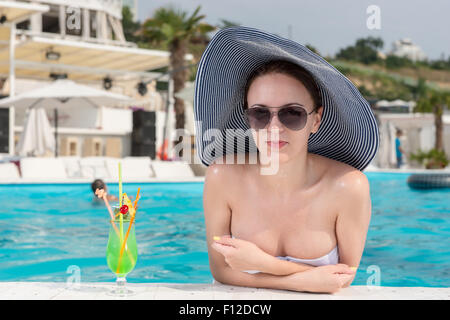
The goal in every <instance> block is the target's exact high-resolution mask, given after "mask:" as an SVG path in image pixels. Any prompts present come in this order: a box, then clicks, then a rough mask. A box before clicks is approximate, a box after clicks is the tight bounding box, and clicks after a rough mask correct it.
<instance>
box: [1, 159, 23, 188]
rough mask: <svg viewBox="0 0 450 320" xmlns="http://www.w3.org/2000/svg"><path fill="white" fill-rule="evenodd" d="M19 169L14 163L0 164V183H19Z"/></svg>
mask: <svg viewBox="0 0 450 320" xmlns="http://www.w3.org/2000/svg"><path fill="white" fill-rule="evenodd" d="M19 179H20V175H19V169H18V168H17V166H16V165H15V164H14V163H0V183H8V182H16V181H19Z"/></svg>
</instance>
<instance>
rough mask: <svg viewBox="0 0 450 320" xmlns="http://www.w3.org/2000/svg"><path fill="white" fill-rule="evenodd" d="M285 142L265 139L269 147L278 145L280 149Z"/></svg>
mask: <svg viewBox="0 0 450 320" xmlns="http://www.w3.org/2000/svg"><path fill="white" fill-rule="evenodd" d="M286 144H287V142H286V141H267V145H268V146H269V147H271V148H275V147H277V146H278V149H281V148H282V147H284V146H285V145H286Z"/></svg>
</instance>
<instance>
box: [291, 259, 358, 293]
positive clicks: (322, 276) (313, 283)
mask: <svg viewBox="0 0 450 320" xmlns="http://www.w3.org/2000/svg"><path fill="white" fill-rule="evenodd" d="M355 272H356V271H355V269H354V268H350V267H349V266H347V265H346V264H336V265H327V266H320V267H315V268H312V269H309V270H306V271H303V272H298V273H294V274H291V275H289V276H287V282H288V283H289V284H290V287H289V289H290V290H294V291H307V292H317V293H335V292H337V291H339V289H341V288H342V287H343V286H344V284H345V283H346V282H347V281H349V280H350V279H351V278H352V277H353V276H354V274H355Z"/></svg>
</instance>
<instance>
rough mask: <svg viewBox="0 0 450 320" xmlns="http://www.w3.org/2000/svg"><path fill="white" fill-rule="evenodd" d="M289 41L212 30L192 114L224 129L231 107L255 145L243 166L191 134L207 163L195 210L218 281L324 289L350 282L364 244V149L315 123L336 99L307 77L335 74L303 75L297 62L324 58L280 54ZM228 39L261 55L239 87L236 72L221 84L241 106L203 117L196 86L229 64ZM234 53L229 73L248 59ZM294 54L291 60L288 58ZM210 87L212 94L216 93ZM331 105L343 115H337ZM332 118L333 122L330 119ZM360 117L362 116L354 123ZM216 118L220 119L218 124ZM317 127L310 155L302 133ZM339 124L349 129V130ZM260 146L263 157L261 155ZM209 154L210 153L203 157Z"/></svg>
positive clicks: (249, 31) (240, 30) (241, 30)
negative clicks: (200, 204)
mask: <svg viewBox="0 0 450 320" xmlns="http://www.w3.org/2000/svg"><path fill="white" fill-rule="evenodd" d="M240 37H241V38H240ZM252 37H253V38H252ZM243 40H245V42H244V41H243ZM221 41H223V44H226V46H228V50H226V49H223V48H226V46H225V47H224V46H223V44H221ZM293 44H294V45H295V46H297V47H299V46H301V45H299V44H296V43H293V42H292V41H289V40H286V39H283V38H280V37H276V36H274V35H270V34H268V33H264V32H262V31H260V30H257V29H253V28H247V27H234V28H228V29H224V30H222V31H220V32H219V33H218V34H216V36H215V37H214V38H213V39H212V40H211V42H210V44H209V48H207V49H206V50H205V54H204V55H203V56H202V60H201V62H200V65H199V70H201V71H199V73H198V74H197V79H196V86H197V89H196V108H195V112H196V115H197V120H203V122H205V120H208V119H220V120H221V121H219V122H218V123H217V122H216V123H212V124H211V121H210V122H209V123H208V122H206V125H205V123H202V125H205V127H206V129H208V128H214V127H215V128H218V129H219V130H222V131H223V130H224V129H227V128H231V129H232V128H233V125H232V124H233V123H236V122H238V121H236V119H239V117H236V118H235V119H234V120H235V121H232V117H231V118H229V119H224V118H223V117H226V115H227V114H230V113H231V114H234V115H241V117H242V120H244V121H243V122H244V123H245V124H246V125H247V127H250V129H251V133H252V137H253V140H254V142H255V144H256V147H257V149H258V151H259V153H258V157H257V161H256V163H254V162H253V163H251V162H250V161H249V155H253V154H252V153H246V155H247V157H246V161H245V163H237V161H233V162H232V163H229V162H228V161H227V158H226V157H225V155H226V154H227V153H226V152H225V153H223V154H222V155H221V154H220V152H219V156H217V152H213V153H214V155H212V156H211V155H210V154H205V153H206V152H205V151H210V150H211V148H208V146H207V145H205V144H204V141H202V140H201V141H200V150H199V151H200V157H201V158H202V160H203V163H204V164H206V165H209V167H208V169H207V173H206V177H205V185H204V214H205V225H206V238H207V242H208V252H209V261H210V268H211V273H212V275H213V277H214V279H215V280H217V281H219V282H221V283H225V284H231V285H239V286H250V287H261V288H275V289H286V290H294V291H309V292H330V293H331V292H336V291H337V290H339V289H340V288H342V287H346V286H349V285H350V284H351V282H352V281H353V278H354V276H355V270H356V268H357V267H358V265H359V262H360V259H361V256H362V253H363V250H364V243H365V239H366V233H367V229H368V226H369V221H370V215H371V202H370V194H369V184H368V181H367V179H366V177H365V175H364V174H363V173H362V172H361V171H360V170H358V167H361V166H366V165H367V164H368V162H367V160H368V157H367V152H368V149H367V148H366V149H365V152H362V151H361V150H363V149H361V148H358V149H357V150H358V151H355V150H356V149H355V150H353V148H351V147H349V145H351V144H352V143H353V142H351V140H350V139H347V138H346V137H348V136H346V135H342V134H339V132H338V131H336V130H331V129H333V126H332V125H328V126H329V127H328V128H324V129H322V127H321V124H322V118H323V115H324V110H330V111H329V112H332V111H333V108H336V105H339V104H341V105H343V103H342V101H340V100H339V99H335V100H334V101H332V100H331V98H330V96H331V95H327V94H326V93H325V91H324V90H323V88H324V86H326V84H325V83H322V84H321V85H319V83H318V81H316V80H315V79H318V80H322V79H323V78H322V76H324V75H325V77H324V78H325V79H327V78H329V77H328V76H329V75H330V74H331V75H336V74H335V73H338V72H337V71H336V70H331V69H330V70H326V71H323V68H322V69H317V70H319V71H316V72H315V70H316V69H312V72H311V70H309V71H308V70H306V68H304V67H303V66H302V63H304V62H305V61H307V59H308V58H309V59H311V60H310V61H313V62H314V63H316V65H317V66H326V65H327V63H326V62H325V61H324V60H321V61H319V62H317V56H316V55H314V54H313V53H311V52H306V53H303V52H302V53H299V52H298V51H296V50H292V51H291V52H289V50H290V49H292V48H293V47H292V45H293ZM233 45H237V46H240V48H241V49H242V50H243V52H247V53H248V52H253V53H255V55H258V52H259V55H260V57H262V58H264V59H262V60H264V61H265V62H264V63H258V67H257V68H249V69H248V70H250V71H248V72H247V73H246V74H245V76H244V79H245V83H244V85H242V84H239V81H238V80H237V79H238V75H237V76H236V78H235V81H236V85H235V86H234V87H233V86H231V88H230V87H227V88H228V90H229V91H230V92H232V91H234V92H238V94H236V96H235V97H241V98H243V102H242V104H240V103H239V102H238V103H237V104H234V103H231V104H229V105H226V103H225V107H223V105H222V104H220V102H217V103H219V105H218V106H217V110H227V108H228V109H230V110H231V111H228V112H226V111H221V112H222V116H223V117H221V115H220V112H218V113H219V115H217V114H215V115H216V117H211V116H210V115H211V112H213V111H211V110H209V113H210V115H209V116H203V115H207V114H208V112H203V111H204V110H205V109H204V108H205V107H203V106H202V101H205V97H202V93H201V92H202V91H201V89H200V88H202V87H206V88H207V89H206V92H207V91H208V90H209V88H208V87H207V86H208V85H209V86H211V83H214V82H213V81H211V78H210V77H208V75H210V74H214V73H217V69H218V67H217V66H218V65H219V64H220V63H221V61H230V59H229V57H225V56H224V55H223V53H227V52H228V53H230V52H236V50H235V51H232V50H231V48H234V47H233ZM270 47H272V48H273V47H277V48H279V49H283V50H285V51H282V50H280V51H275V50H272V51H270V52H269V53H267V52H266V51H265V49H266V48H270ZM215 48H221V49H219V51H220V50H221V51H220V52H221V53H222V54H221V55H217V57H218V58H217V59H216V60H214V59H211V55H213V53H214V49H215ZM297 49H298V48H297ZM219 51H218V52H219ZM280 52H281V53H280ZM234 57H235V61H232V62H231V63H232V64H230V66H226V65H225V64H224V63H222V64H223V65H222V67H223V68H224V69H226V70H227V71H229V72H230V73H229V74H234V73H233V69H232V67H231V65H237V67H236V69H235V70H242V67H243V66H245V65H248V64H249V63H250V64H251V62H250V61H257V59H255V57H253V58H254V59H252V60H248V61H247V62H245V61H242V60H240V59H243V58H242V57H243V55H242V54H238V53H236V54H235V55H234ZM293 57H294V58H299V59H298V60H295V59H294V60H292V59H289V58H293ZM313 59H315V60H313ZM213 60H214V61H213ZM231 60H232V59H231ZM243 60H245V59H243ZM288 60H291V61H288ZM239 61H240V62H239ZM293 61H295V62H293ZM307 62H308V61H307ZM208 65H210V66H211V65H214V66H215V68H216V69H215V70H216V71H211V72H210V74H208V72H209V71H208V69H207V68H206V66H208ZM307 65H308V64H307V63H306V64H305V66H307ZM236 72H238V71H236ZM313 72H315V73H313ZM321 72H323V74H321ZM241 76H242V74H241ZM232 78H233V77H232V76H230V77H229V78H228V79H225V80H228V81H224V82H226V83H233V82H232V81H231V80H232ZM338 81H345V80H339V79H338ZM335 83H337V82H336V80H335ZM335 83H334V84H335ZM346 85H348V83H346ZM343 88H344V87H343ZM350 89H353V88H350ZM346 90H347V91H346ZM210 92H213V89H210ZM214 92H215V94H216V95H220V92H218V91H214ZM335 92H340V93H341V94H342V95H344V96H345V95H346V96H345V100H344V101H347V102H348V103H349V104H350V105H351V104H352V101H351V99H352V98H353V97H352V96H351V94H352V93H351V90H350V93H349V91H348V88H347V89H345V88H344V89H342V88H339V89H338V90H336V91H335ZM239 93H241V94H239ZM226 94H227V92H224V93H223V94H222V96H224V97H225V98H228V99H225V100H226V101H233V99H229V97H226ZM336 97H338V96H336ZM356 97H357V98H359V97H360V96H359V97H358V95H356ZM219 101H220V100H219ZM355 101H356V102H355ZM353 103H356V104H359V106H358V107H359V108H367V104H364V102H362V103H361V102H360V101H358V100H354V101H353ZM213 105H214V106H216V104H213ZM221 107H223V108H221ZM336 110H338V109H336ZM336 112H337V113H336V115H340V116H341V119H344V115H345V113H343V112H342V111H341V113H339V111H336ZM213 114H214V113H213ZM330 114H331V113H330ZM355 116H358V112H355V114H354V115H353V117H355ZM230 119H231V120H230ZM335 119H336V122H337V121H339V116H338V117H336V118H335ZM367 119H370V115H369V116H366V118H365V119H364V117H362V118H360V119H358V120H360V121H364V120H367ZM371 120H373V119H371ZM347 121H348V122H347V123H346V122H345V120H341V123H339V125H341V126H340V127H339V128H341V130H344V129H347V128H345V126H342V124H349V126H351V125H353V128H356V127H359V128H364V127H362V126H361V125H360V124H357V123H355V121H352V120H351V119H348V120H347ZM328 123H330V122H328ZM220 124H225V126H222V127H220ZM227 124H228V127H227ZM374 126H375V127H374ZM371 127H372V128H371V129H377V128H376V122H374V121H373V122H371ZM319 129H320V130H319ZM366 129H367V128H366ZM203 130H205V128H204V129H203ZM363 130H365V129H363ZM321 131H322V132H327V133H326V134H325V136H323V133H322V136H321V137H322V140H321V139H320V137H318V138H317V139H316V140H317V141H318V142H316V143H317V145H318V146H319V148H318V150H317V152H316V153H312V152H310V151H309V149H310V148H314V145H312V144H311V136H312V135H315V134H316V133H319V132H321ZM348 131H349V132H352V129H349V130H348ZM373 131H374V130H373ZM201 133H202V136H201V137H200V138H201V139H205V140H208V141H209V139H207V138H208V137H209V136H208V135H205V132H201ZM361 133H363V131H361ZM197 134H199V133H197ZM350 136H352V135H350ZM205 137H206V138H205ZM324 137H325V138H328V140H329V141H326V140H327V139H323V138H324ZM363 137H364V136H363ZM333 139H337V140H336V141H335V142H336V143H331V144H330V141H332V140H333ZM320 141H325V142H322V143H320ZM368 141H369V140H365V142H363V143H365V144H366V146H367V145H368V143H372V144H373V145H372V146H373V147H372V149H375V152H376V149H377V147H378V140H377V139H376V138H375V139H374V141H375V143H373V141H372V142H368ZM222 142H223V141H219V142H218V143H219V144H222ZM339 142H340V143H341V149H339ZM360 142H361V141H360ZM360 142H357V143H356V144H354V146H355V145H359V144H358V143H360ZM327 143H328V144H327ZM219 144H216V145H215V147H217V146H218V145H219ZM244 149H245V150H247V148H244ZM214 150H215V151H217V150H218V149H217V148H215V149H214ZM239 150H242V146H239V145H238V146H235V148H234V150H233V151H237V152H236V153H239ZM264 150H267V154H266V153H265V152H262V151H264ZM330 150H331V151H334V155H335V158H337V159H344V160H345V161H348V162H351V160H349V159H353V160H355V159H359V160H361V161H360V162H359V163H357V162H358V161H353V162H351V163H355V164H356V167H353V166H350V165H349V164H346V163H345V162H344V161H337V160H334V159H332V157H325V156H322V155H320V154H318V153H320V152H323V153H326V152H329V151H330ZM346 151H347V153H346ZM372 151H373V150H372ZM372 154H374V153H373V152H372ZM213 157H215V159H213V160H211V158H213ZM370 157H373V156H369V158H370ZM263 158H264V161H263V162H262V161H261V160H262V159H263ZM267 159H269V162H266V160H267ZM235 160H236V157H235ZM370 160H371V158H370V159H369V161H370ZM275 162H276V163H275ZM272 165H275V167H276V168H277V170H276V171H275V172H274V173H272V174H261V169H263V168H267V167H268V166H272Z"/></svg>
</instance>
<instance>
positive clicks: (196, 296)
mask: <svg viewBox="0 0 450 320" xmlns="http://www.w3.org/2000/svg"><path fill="white" fill-rule="evenodd" d="M114 285H115V284H114V283H78V284H77V283H65V282H0V299H6V300H19V299H25V300H79V299H83V300H105V299H106V300H111V297H110V296H108V295H107V292H108V291H109V290H110V289H111V288H112V287H113V286H114ZM128 286H129V288H130V289H131V290H133V291H134V293H135V294H134V295H133V296H130V297H127V298H126V299H129V300H162V299H164V300H450V288H430V287H371V286H350V287H348V288H344V289H341V290H340V291H339V292H337V293H334V294H314V293H305V292H293V291H284V290H272V289H257V288H246V287H238V286H228V285H222V284H218V283H215V284H204V283H200V284H196V283H139V284H138V283H131V284H128ZM120 299H124V298H120Z"/></svg>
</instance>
